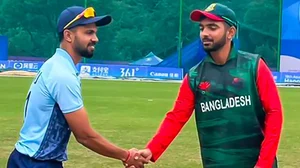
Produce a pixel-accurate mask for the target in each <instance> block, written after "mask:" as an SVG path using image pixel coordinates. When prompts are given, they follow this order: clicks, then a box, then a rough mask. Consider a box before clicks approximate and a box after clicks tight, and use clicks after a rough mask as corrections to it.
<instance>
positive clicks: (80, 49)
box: [74, 37, 95, 58]
mask: <svg viewBox="0 0 300 168" xmlns="http://www.w3.org/2000/svg"><path fill="white" fill-rule="evenodd" d="M74 46H75V47H74V50H75V52H76V53H78V54H79V55H80V56H82V57H85V58H92V57H93V55H94V52H93V51H91V52H89V50H88V47H89V46H95V44H94V43H89V44H88V45H87V46H86V47H83V46H82V45H81V44H80V43H79V41H78V40H77V38H76V37H75V42H74Z"/></svg>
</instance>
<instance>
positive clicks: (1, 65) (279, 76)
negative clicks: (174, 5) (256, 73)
mask: <svg viewBox="0 0 300 168" xmlns="http://www.w3.org/2000/svg"><path fill="white" fill-rule="evenodd" d="M42 65H43V62H34V61H0V70H2V71H3V70H11V69H13V70H22V71H31V72H37V71H38V70H39V69H40V68H41V66H42ZM77 69H78V71H79V72H80V76H81V77H92V78H95V77H98V78H146V79H161V80H163V79H164V80H182V79H183V77H184V74H183V70H182V69H180V68H165V67H149V66H129V65H106V64H82V63H80V64H78V65H77ZM272 74H273V77H274V80H275V82H276V83H278V84H297V85H300V73H297V72H272Z"/></svg>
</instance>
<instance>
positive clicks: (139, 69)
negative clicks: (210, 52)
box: [78, 64, 183, 80]
mask: <svg viewBox="0 0 300 168" xmlns="http://www.w3.org/2000/svg"><path fill="white" fill-rule="evenodd" d="M78 69H79V71H80V74H81V76H84V77H114V78H156V79H169V80H181V79H182V78H183V72H182V69H179V68H163V67H147V66H128V65H103V64H79V65H78Z"/></svg>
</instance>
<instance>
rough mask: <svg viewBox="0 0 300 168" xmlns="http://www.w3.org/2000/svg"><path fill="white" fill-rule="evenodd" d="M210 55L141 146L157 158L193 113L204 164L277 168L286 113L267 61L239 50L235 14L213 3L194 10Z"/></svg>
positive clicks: (144, 152)
mask: <svg viewBox="0 0 300 168" xmlns="http://www.w3.org/2000/svg"><path fill="white" fill-rule="evenodd" d="M191 20H193V21H194V22H198V23H200V38H201V40H202V42H203V46H204V49H205V50H206V52H207V57H206V58H205V59H204V60H203V61H201V62H200V63H199V64H197V65H196V66H194V67H193V68H191V70H190V71H189V73H188V74H187V75H186V76H185V77H184V79H183V82H182V84H181V86H180V90H179V94H178V97H177V100H176V102H175V105H174V108H173V109H172V110H171V111H170V112H168V113H167V114H166V116H165V118H164V120H163V121H162V123H161V126H160V128H159V129H158V131H157V133H156V134H155V135H154V137H153V138H152V139H151V141H150V142H149V143H148V144H147V146H146V149H143V150H140V153H141V154H142V155H143V156H144V157H151V161H152V162H155V161H157V160H158V158H159V157H160V156H161V155H162V154H163V152H164V151H165V150H166V149H167V147H168V146H169V145H170V144H171V142H172V141H173V140H174V138H175V137H176V136H177V135H178V134H179V132H180V131H181V129H182V128H183V126H184V125H185V124H186V122H187V121H188V120H189V118H190V117H191V115H192V114H193V111H195V112H194V113H195V118H196V125H197V132H198V136H199V141H200V149H201V158H202V164H203V167H204V168H254V167H255V168H277V167H278V166H277V159H276V153H277V150H278V144H279V139H280V135H281V130H282V123H283V112H282V106H281V101H280V98H279V94H278V91H277V88H276V85H275V82H274V79H273V76H272V73H271V71H270V70H269V68H268V67H267V65H266V63H265V62H264V60H263V59H262V58H261V57H260V56H258V55H254V54H249V53H245V52H240V51H237V49H236V48H235V46H234V44H233V42H232V39H233V38H234V36H235V33H236V30H237V26H238V23H237V20H236V16H235V13H234V12H233V11H232V10H231V9H230V8H228V7H227V6H225V5H222V4H219V3H214V4H211V5H210V6H209V7H208V8H206V10H204V11H202V10H194V11H193V12H192V13H191Z"/></svg>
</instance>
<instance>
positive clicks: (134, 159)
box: [123, 148, 152, 168]
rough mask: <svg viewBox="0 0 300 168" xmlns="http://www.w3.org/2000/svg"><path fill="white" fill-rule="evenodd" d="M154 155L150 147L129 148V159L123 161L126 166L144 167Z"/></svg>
mask: <svg viewBox="0 0 300 168" xmlns="http://www.w3.org/2000/svg"><path fill="white" fill-rule="evenodd" d="M151 157H152V153H151V151H150V150H149V149H142V150H138V149H135V148H132V149H130V150H128V156H127V159H126V160H124V161H123V165H124V166H125V167H126V168H144V164H148V163H149V162H150V159H151Z"/></svg>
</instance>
